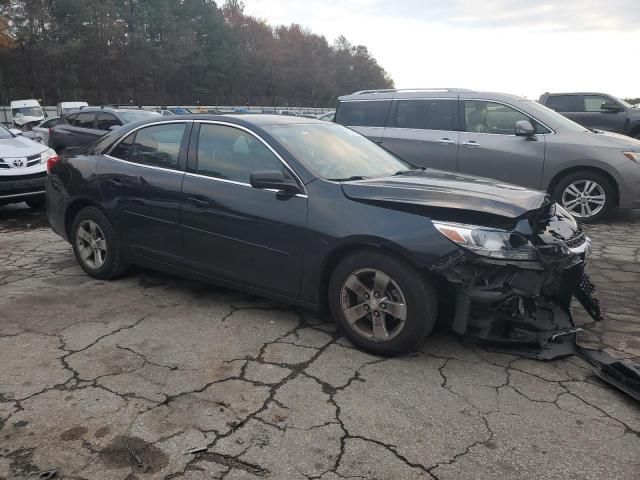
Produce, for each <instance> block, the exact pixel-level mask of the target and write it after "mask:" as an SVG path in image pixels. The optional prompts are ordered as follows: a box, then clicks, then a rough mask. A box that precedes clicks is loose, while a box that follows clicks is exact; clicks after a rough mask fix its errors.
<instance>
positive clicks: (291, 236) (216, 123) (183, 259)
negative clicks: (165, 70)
mask: <svg viewBox="0 0 640 480" xmlns="http://www.w3.org/2000/svg"><path fill="white" fill-rule="evenodd" d="M48 168H49V170H48V171H49V176H48V179H47V199H48V203H47V205H48V218H49V221H50V224H51V226H52V228H53V229H54V231H55V232H57V233H58V234H59V235H61V236H62V237H63V238H64V239H66V240H68V241H69V242H70V243H71V244H72V246H73V250H74V252H75V255H76V258H77V260H78V262H79V264H80V266H81V267H82V268H83V269H84V270H85V272H86V273H87V274H89V275H91V276H93V277H95V278H99V279H108V278H113V277H116V276H118V275H119V274H122V273H123V272H124V270H125V269H126V265H127V264H138V265H143V266H146V267H150V268H155V269H159V270H164V271H168V272H173V273H177V274H180V275H185V276H189V277H193V278H197V279H201V280H205V281H211V282H214V283H218V284H222V285H226V286H229V287H231V288H236V289H242V290H246V291H248V292H252V293H254V294H258V295H264V296H269V297H273V298H276V299H279V300H281V301H286V302H290V303H293V304H297V305H300V306H304V307H308V308H315V309H319V308H322V307H323V306H324V305H326V304H328V306H329V307H330V310H331V312H332V313H333V316H334V318H335V319H336V320H337V321H338V322H339V323H340V325H341V326H342V328H343V329H344V331H345V332H346V335H347V336H348V337H349V339H350V340H351V341H352V342H353V343H354V344H356V345H358V346H360V347H361V348H364V349H366V350H369V351H371V352H374V353H377V354H383V355H393V354H398V353H402V352H406V351H408V350H410V349H412V348H413V347H414V346H415V345H416V344H417V343H418V342H420V341H421V340H422V338H423V337H424V336H425V335H427V334H428V333H429V332H430V331H431V329H432V328H433V326H434V323H435V321H436V314H437V310H438V305H439V303H440V301H444V300H445V299H446V298H450V299H452V300H453V304H454V307H455V315H454V317H453V318H455V321H454V323H453V324H452V328H454V330H455V331H457V332H458V333H467V334H472V333H473V334H476V335H477V336H480V337H493V338H495V337H500V338H501V339H502V340H504V341H515V342H522V341H525V340H526V339H528V340H531V341H533V342H534V343H535V342H536V341H538V340H540V339H548V338H549V337H550V336H551V334H552V333H551V332H553V334H554V335H555V334H562V332H564V331H565V330H564V329H565V328H572V327H571V320H570V315H569V310H568V309H569V304H570V302H571V298H572V296H573V295H575V296H576V297H577V298H578V300H580V301H581V302H583V304H584V305H586V308H588V311H589V312H590V313H592V315H594V316H595V317H597V318H599V311H598V308H597V303H596V302H595V301H594V299H593V298H592V297H591V293H590V289H589V288H588V286H589V285H590V283H589V280H588V277H587V276H586V274H585V273H584V268H583V266H584V262H585V254H586V251H587V249H588V247H589V244H590V241H589V239H588V238H587V237H586V235H585V234H584V233H583V232H582V231H581V230H580V227H579V226H578V225H577V223H576V222H575V221H574V220H573V218H572V217H571V216H570V215H569V214H568V213H567V212H566V211H565V210H564V209H563V208H562V207H560V206H557V205H554V203H553V202H552V201H551V200H550V198H549V196H548V195H547V194H545V193H543V192H539V191H533V190H527V189H525V188H523V187H518V186H512V185H507V184H504V183H502V182H496V181H491V180H487V179H483V178H478V177H474V176H470V175H462V174H457V173H449V172H442V171H435V170H427V171H423V170H421V169H418V170H412V169H411V167H410V166H409V165H408V164H407V163H405V162H404V161H402V160H400V159H398V158H397V157H395V156H394V155H392V154H390V153H388V152H387V151H386V150H384V149H382V148H380V147H379V146H378V145H376V144H375V143H373V142H371V141H369V140H367V139H366V138H365V137H363V136H362V135H360V134H358V133H356V132H354V131H352V130H350V129H348V128H345V127H342V126H340V125H335V124H332V123H327V122H322V121H319V120H312V119H306V118H299V117H286V116H281V115H264V114H253V115H251V114H248V115H237V116H210V115H194V116H188V117H180V118H179V119H171V120H168V119H163V118H155V119H148V120H146V121H142V122H137V123H134V124H130V125H126V126H124V127H122V128H120V129H118V130H116V131H113V132H109V133H107V134H106V135H105V136H104V137H103V138H102V139H100V140H99V141H98V142H96V143H94V144H93V145H92V146H90V147H89V148H88V149H85V150H84V151H83V152H81V153H70V154H69V155H63V156H62V157H61V158H60V159H56V160H52V161H50V162H49V165H48ZM492 326H495V327H496V328H495V329H493V328H491V327H492ZM549 329H550V330H551V332H550V331H548V330H549Z"/></svg>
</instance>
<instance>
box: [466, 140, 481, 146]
mask: <svg viewBox="0 0 640 480" xmlns="http://www.w3.org/2000/svg"><path fill="white" fill-rule="evenodd" d="M462 145H465V146H467V147H479V146H480V144H479V143H478V142H476V141H475V140H469V141H468V142H462Z"/></svg>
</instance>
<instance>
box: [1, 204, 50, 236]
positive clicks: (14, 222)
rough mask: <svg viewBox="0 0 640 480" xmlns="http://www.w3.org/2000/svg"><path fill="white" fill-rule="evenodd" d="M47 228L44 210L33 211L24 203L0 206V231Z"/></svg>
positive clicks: (47, 223) (47, 222)
mask: <svg viewBox="0 0 640 480" xmlns="http://www.w3.org/2000/svg"><path fill="white" fill-rule="evenodd" d="M48 226H49V221H48V220H47V212H46V210H45V209H44V208H42V209H37V210H34V209H32V208H30V207H29V206H28V205H27V204H26V203H12V204H9V205H0V231H8V230H26V229H32V228H44V227H48Z"/></svg>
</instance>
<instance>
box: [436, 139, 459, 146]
mask: <svg viewBox="0 0 640 480" xmlns="http://www.w3.org/2000/svg"><path fill="white" fill-rule="evenodd" d="M438 143H441V144H443V145H453V144H454V143H456V142H455V141H454V140H451V139H450V138H441V139H440V140H438Z"/></svg>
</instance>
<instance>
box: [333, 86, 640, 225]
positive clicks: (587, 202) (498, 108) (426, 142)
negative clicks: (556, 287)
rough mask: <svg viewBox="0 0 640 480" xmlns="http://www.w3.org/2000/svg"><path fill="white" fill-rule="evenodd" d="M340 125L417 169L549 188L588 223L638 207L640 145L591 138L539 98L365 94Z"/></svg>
mask: <svg viewBox="0 0 640 480" xmlns="http://www.w3.org/2000/svg"><path fill="white" fill-rule="evenodd" d="M335 122H336V123H339V124H341V125H345V126H347V127H350V128H353V129H354V130H356V131H358V132H360V133H361V134H363V135H366V136H367V137H368V138H370V139H371V140H374V141H375V142H378V143H380V144H381V145H382V146H383V147H385V148H386V149H387V150H390V151H391V152H393V153H395V154H396V155H398V156H399V157H400V158H402V159H404V160H405V161H407V162H410V163H411V164H413V165H417V166H422V167H432V168H439V169H442V170H450V171H455V172H460V173H463V174H471V175H480V176H483V177H490V178H495V179H497V180H501V181H503V182H508V183H514V184H516V185H521V186H523V187H527V188H535V189H539V190H544V191H547V192H549V193H550V194H551V196H552V198H553V199H554V200H555V201H556V202H558V203H559V204H561V205H562V206H563V207H564V208H566V209H567V210H568V211H569V212H571V214H572V215H573V216H574V217H577V218H578V219H580V221H582V222H595V221H598V220H600V219H602V218H606V216H607V214H608V212H609V211H610V210H611V209H612V208H614V207H621V208H640V188H639V187H640V141H638V140H635V139H633V138H629V137H624V136H622V135H617V134H614V133H609V132H593V131H590V130H587V129H586V128H585V127H583V126H581V125H578V124H577V123H575V122H573V121H571V120H569V119H568V118H566V117H563V116H562V115H560V114H559V113H556V112H554V111H553V110H550V109H549V108H546V107H544V106H542V105H541V104H540V103H538V102H535V101H533V100H527V99H525V98H522V97H518V96H515V95H509V94H504V93H493V92H477V91H473V90H465V89H456V88H448V89H447V88H445V89H411V90H395V89H392V90H365V91H361V92H356V93H353V94H351V95H345V96H343V97H340V98H339V102H338V107H337V110H336V115H335Z"/></svg>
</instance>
